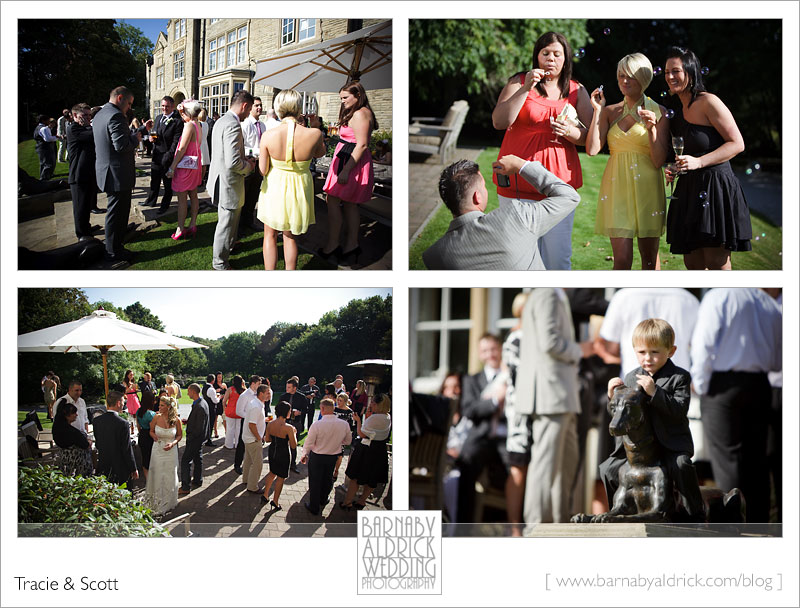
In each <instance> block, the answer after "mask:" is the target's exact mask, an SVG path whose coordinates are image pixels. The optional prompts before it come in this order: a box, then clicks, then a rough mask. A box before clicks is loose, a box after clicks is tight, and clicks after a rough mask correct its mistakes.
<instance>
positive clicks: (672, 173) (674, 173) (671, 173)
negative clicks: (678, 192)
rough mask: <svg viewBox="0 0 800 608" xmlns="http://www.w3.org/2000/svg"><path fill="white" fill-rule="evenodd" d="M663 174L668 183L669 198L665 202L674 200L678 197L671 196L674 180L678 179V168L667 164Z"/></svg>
mask: <svg viewBox="0 0 800 608" xmlns="http://www.w3.org/2000/svg"><path fill="white" fill-rule="evenodd" d="M664 173H665V175H666V176H667V181H669V196H668V197H667V200H670V201H672V200H675V199H677V198H678V197H677V196H675V195H674V194H673V192H674V190H675V179H676V178H677V177H678V166H677V165H676V164H675V163H668V164H666V165H664Z"/></svg>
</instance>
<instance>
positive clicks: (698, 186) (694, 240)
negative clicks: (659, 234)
mask: <svg viewBox="0 0 800 608" xmlns="http://www.w3.org/2000/svg"><path fill="white" fill-rule="evenodd" d="M670 131H671V133H672V135H680V136H682V137H683V141H684V149H683V153H684V154H688V155H690V156H694V157H700V156H703V155H704V154H708V153H709V152H712V151H714V150H716V149H717V148H719V147H720V146H721V145H722V144H724V143H725V140H724V139H723V138H722V136H721V135H720V134H719V132H718V131H717V130H716V129H715V128H714V127H711V126H704V125H696V124H693V123H690V122H687V121H686V120H685V119H684V117H683V108H682V107H679V108H678V109H677V110H676V111H675V117H674V119H673V120H672V122H671V123H670ZM674 196H675V197H676V198H673V199H672V201H671V202H670V204H669V212H668V213H667V242H668V243H669V244H670V248H669V250H670V252H671V253H678V254H685V253H691V252H692V251H694V250H695V249H700V248H702V247H719V246H723V247H724V248H725V249H728V250H730V251H750V250H751V249H752V247H751V245H750V239H751V237H752V228H751V226H750V210H749V208H748V207H747V201H746V200H745V198H744V192H742V186H741V184H739V180H738V179H736V176H735V175H734V174H733V170H732V169H731V164H730V163H729V162H728V161H725V162H723V163H720V164H718V165H712V166H710V167H704V168H702V169H696V170H694V171H688V172H686V173H684V174H682V175H680V176H679V177H678V181H677V183H676V184H675V192H674Z"/></svg>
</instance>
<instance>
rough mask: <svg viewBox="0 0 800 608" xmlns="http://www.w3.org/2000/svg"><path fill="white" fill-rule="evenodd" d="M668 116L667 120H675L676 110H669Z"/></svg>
mask: <svg viewBox="0 0 800 608" xmlns="http://www.w3.org/2000/svg"><path fill="white" fill-rule="evenodd" d="M666 116H667V118H675V110H667V112H666Z"/></svg>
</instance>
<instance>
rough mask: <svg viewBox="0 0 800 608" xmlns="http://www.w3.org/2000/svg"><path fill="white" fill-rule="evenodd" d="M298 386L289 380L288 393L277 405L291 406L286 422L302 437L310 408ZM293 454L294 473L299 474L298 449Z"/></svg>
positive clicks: (281, 397) (294, 380)
mask: <svg viewBox="0 0 800 608" xmlns="http://www.w3.org/2000/svg"><path fill="white" fill-rule="evenodd" d="M297 385H298V382H297V380H296V379H295V378H289V379H288V380H287V381H286V392H285V393H283V395H281V396H280V397H278V401H277V403H281V402H283V401H285V402H286V403H288V404H289V405H290V406H291V408H292V409H291V410H289V416H290V417H291V418H290V419H287V420H286V422H288V423H289V424H291V425H292V426H293V427H294V428H295V429H297V436H298V437H300V433H302V432H303V430H305V425H304V422H305V417H306V408H307V407H308V402H307V401H306V398H305V397H304V396H303V395H302V394H300V393H298V392H297ZM291 452H292V467H291V468H292V471H294V472H295V473H299V472H300V469H298V468H297V449H296V448H295V449H293V450H291Z"/></svg>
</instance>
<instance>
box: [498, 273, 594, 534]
mask: <svg viewBox="0 0 800 608" xmlns="http://www.w3.org/2000/svg"><path fill="white" fill-rule="evenodd" d="M520 350H521V354H520V366H519V369H518V370H517V383H516V386H515V389H516V391H515V400H514V408H515V412H516V413H518V414H525V415H529V416H531V417H532V425H531V429H532V431H531V435H532V436H531V438H530V440H531V443H532V451H531V463H530V466H529V467H528V475H527V483H526V484H525V503H524V516H525V523H527V524H537V523H542V522H556V523H560V522H568V521H569V518H570V515H571V513H570V509H571V505H570V503H571V499H572V493H573V490H574V485H575V479H576V475H577V469H578V432H577V415H578V413H579V412H580V400H579V397H578V363H579V362H580V360H581V358H582V357H585V356H588V355H589V354H590V353H591V343H590V342H586V343H584V344H578V343H577V342H576V341H575V329H574V326H573V324H572V314H571V312H570V307H569V301H568V300H567V296H566V294H565V293H564V291H563V290H562V289H554V288H551V287H540V288H536V289H534V290H533V291H532V292H531V294H530V296H529V297H528V301H527V302H526V303H525V308H524V309H523V311H522V340H521V342H520Z"/></svg>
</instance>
